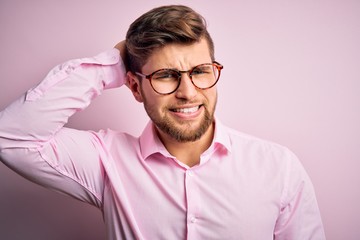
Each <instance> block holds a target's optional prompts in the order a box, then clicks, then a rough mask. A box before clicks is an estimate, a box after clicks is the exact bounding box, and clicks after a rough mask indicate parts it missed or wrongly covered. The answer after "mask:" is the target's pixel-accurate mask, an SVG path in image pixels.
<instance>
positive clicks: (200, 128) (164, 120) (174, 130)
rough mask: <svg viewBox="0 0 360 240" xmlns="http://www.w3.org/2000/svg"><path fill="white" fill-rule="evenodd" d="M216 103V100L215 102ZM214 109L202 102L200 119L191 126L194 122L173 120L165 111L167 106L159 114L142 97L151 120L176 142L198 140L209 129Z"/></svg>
mask: <svg viewBox="0 0 360 240" xmlns="http://www.w3.org/2000/svg"><path fill="white" fill-rule="evenodd" d="M185 103H187V102H186V101H182V104H185ZM215 105H216V102H215ZM215 105H214V109H210V110H209V109H208V105H207V104H203V105H202V106H201V107H203V108H204V111H203V116H202V119H201V121H200V122H199V123H195V124H198V125H197V126H195V127H194V126H193V125H194V124H192V123H189V122H187V121H175V120H173V119H171V118H170V117H169V116H168V115H167V112H168V111H169V110H168V109H169V108H167V107H164V108H163V110H162V111H163V112H164V113H165V114H164V116H162V117H161V116H160V115H159V114H158V113H157V112H156V109H153V108H152V107H150V106H149V104H148V103H147V101H146V99H145V98H144V108H145V111H146V112H147V114H148V116H149V117H150V119H151V121H152V122H153V123H154V125H155V126H156V127H157V129H158V130H160V131H162V132H163V133H165V134H167V135H168V136H170V137H171V138H172V139H174V140H176V141H177V142H182V143H185V142H194V141H196V140H199V139H200V138H201V137H202V136H203V135H204V134H205V133H206V131H207V130H208V129H209V127H210V126H211V125H212V123H213V122H214V112H215Z"/></svg>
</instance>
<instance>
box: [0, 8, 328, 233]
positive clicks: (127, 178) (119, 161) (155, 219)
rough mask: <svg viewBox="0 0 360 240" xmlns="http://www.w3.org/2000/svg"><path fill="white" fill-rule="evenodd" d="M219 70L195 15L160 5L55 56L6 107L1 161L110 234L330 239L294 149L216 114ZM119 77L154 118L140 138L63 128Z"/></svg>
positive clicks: (117, 82) (2, 118) (0, 138)
mask: <svg viewBox="0 0 360 240" xmlns="http://www.w3.org/2000/svg"><path fill="white" fill-rule="evenodd" d="M119 53H120V54H119ZM120 55H121V58H120ZM123 60H124V61H123ZM124 62H125V63H126V64H124ZM222 68H223V66H222V65H221V64H220V63H218V62H216V61H215V57H214V44H213V42H212V39H211V37H210V35H209V33H208V32H207V30H206V25H205V21H204V20H203V18H202V17H201V16H200V15H199V14H198V13H196V12H194V11H193V10H192V9H190V8H188V7H185V6H164V7H159V8H155V9H153V10H151V11H149V12H147V13H145V14H144V15H142V16H141V17H140V18H138V19H137V20H136V21H135V22H134V23H133V24H132V25H131V26H130V28H129V30H128V33H127V36H126V40H125V42H120V43H119V44H118V45H116V47H115V48H114V49H112V50H110V51H107V52H104V53H101V54H100V55H98V56H96V57H93V58H83V59H77V60H72V61H69V62H66V63H64V64H62V65H59V66H57V67H56V68H54V69H53V70H52V71H51V72H50V73H49V75H48V76H47V77H46V78H45V79H44V80H43V81H42V82H41V83H40V84H39V85H38V86H36V87H35V88H33V89H31V90H29V91H28V92H27V93H26V94H25V95H24V96H23V97H22V98H20V99H19V100H17V101H15V102H14V103H13V104H11V105H10V106H9V107H8V108H6V109H5V110H4V111H2V112H1V115H0V153H1V160H2V161H3V162H4V163H5V164H6V165H7V166H9V167H10V168H12V169H14V170H15V171H17V172H18V173H19V174H21V175H23V176H25V177H27V178H28V179H30V180H32V181H34V182H36V183H39V184H41V185H43V186H45V187H48V188H51V189H54V190H56V191H60V192H63V193H66V194H68V195H71V196H73V197H74V198H77V199H79V200H81V201H84V202H88V203H90V204H92V205H94V206H96V207H98V208H99V209H101V211H102V212H103V216H104V221H105V224H106V229H107V235H108V238H109V239H261V240H263V239H301V240H303V239H316V240H318V239H325V236H324V231H323V227H322V223H321V218H320V213H319V210H318V207H317V203H316V198H315V194H314V190H313V187H312V184H311V182H310V180H309V178H308V176H307V174H306V173H305V171H304V169H303V168H302V166H301V164H300V163H299V161H298V160H297V158H296V157H295V156H294V155H293V154H292V153H291V152H290V151H289V150H287V149H286V148H284V147H282V146H279V145H276V144H274V143H270V142H266V141H263V140H259V139H257V138H254V137H251V136H248V135H245V134H242V133H239V132H237V131H235V130H232V129H229V128H227V127H225V126H224V125H222V124H221V122H220V120H219V119H216V118H215V117H214V112H215V107H216V101H217V90H216V83H217V82H218V80H219V78H220V73H221V70H222ZM127 70H128V71H127ZM125 84H126V85H127V86H128V87H129V89H130V90H131V92H132V93H133V95H134V98H135V99H136V100H137V101H139V102H142V103H143V104H144V108H145V110H146V112H147V114H148V115H149V117H150V119H151V121H150V122H149V124H148V125H147V126H146V128H145V130H144V132H143V133H142V134H141V136H140V137H138V138H137V137H133V136H130V135H128V134H125V133H119V132H115V131H111V130H107V131H100V132H91V131H78V130H75V129H68V128H65V127H63V126H64V124H65V123H66V122H67V120H68V118H69V117H70V116H71V115H73V114H74V113H75V112H76V111H78V110H81V109H84V108H86V107H87V106H88V105H89V104H90V102H91V100H92V99H94V98H95V97H96V96H97V95H99V94H100V93H101V92H102V91H103V90H104V89H108V88H113V87H120V86H122V85H125ZM125 117H126V116H125V115H124V118H125Z"/></svg>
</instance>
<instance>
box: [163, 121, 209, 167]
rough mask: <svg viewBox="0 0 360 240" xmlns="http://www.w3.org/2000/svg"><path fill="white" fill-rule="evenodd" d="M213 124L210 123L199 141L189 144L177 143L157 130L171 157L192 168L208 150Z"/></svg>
mask: <svg viewBox="0 0 360 240" xmlns="http://www.w3.org/2000/svg"><path fill="white" fill-rule="evenodd" d="M214 127H215V123H212V124H211V126H210V127H209V128H208V129H207V131H206V132H205V133H204V135H202V136H201V137H200V139H198V140H196V141H191V142H179V141H177V140H175V139H174V138H172V137H170V136H169V135H167V134H165V133H163V132H162V131H161V130H157V132H158V135H159V137H160V140H161V141H162V143H163V144H164V146H165V148H166V149H167V150H168V151H169V153H170V154H171V155H173V156H174V157H176V159H177V160H179V161H180V162H182V163H184V164H186V165H188V166H189V167H193V166H195V165H197V164H199V162H200V155H201V154H202V153H203V152H205V151H206V149H208V148H209V147H210V145H211V143H212V140H213V138H214Z"/></svg>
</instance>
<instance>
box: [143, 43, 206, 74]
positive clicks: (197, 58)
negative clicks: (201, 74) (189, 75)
mask: <svg viewBox="0 0 360 240" xmlns="http://www.w3.org/2000/svg"><path fill="white" fill-rule="evenodd" d="M202 63H211V56H210V50H209V46H208V43H207V41H206V40H205V39H201V40H200V41H199V42H195V43H191V44H179V43H171V44H168V45H166V46H164V47H162V48H160V49H158V50H156V51H154V52H153V53H152V54H151V56H150V57H149V59H148V60H147V62H146V63H145V65H144V66H143V67H142V71H143V73H150V72H152V71H155V70H158V69H161V68H174V69H178V70H188V69H190V68H192V67H194V66H196V65H199V64H202Z"/></svg>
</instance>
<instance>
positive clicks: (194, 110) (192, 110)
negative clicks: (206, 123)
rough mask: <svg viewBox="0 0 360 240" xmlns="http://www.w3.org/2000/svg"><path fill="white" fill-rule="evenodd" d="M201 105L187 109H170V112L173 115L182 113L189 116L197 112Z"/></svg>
mask: <svg viewBox="0 0 360 240" xmlns="http://www.w3.org/2000/svg"><path fill="white" fill-rule="evenodd" d="M201 106H202V105H198V106H194V107H187V108H172V109H170V111H172V112H175V113H184V114H191V113H195V112H197V111H198V110H199V109H200V107H201Z"/></svg>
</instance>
